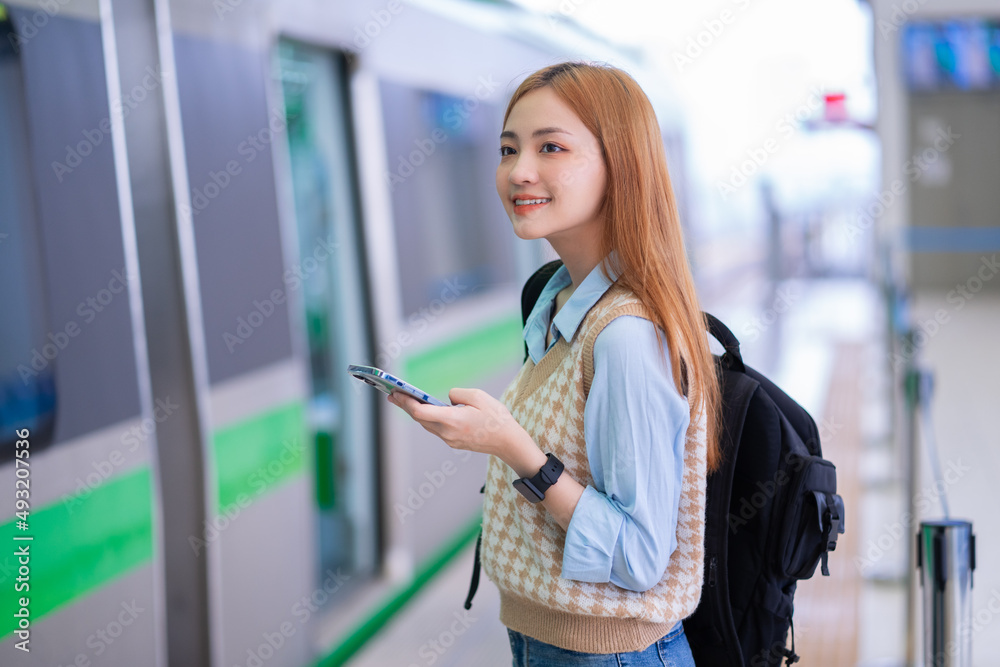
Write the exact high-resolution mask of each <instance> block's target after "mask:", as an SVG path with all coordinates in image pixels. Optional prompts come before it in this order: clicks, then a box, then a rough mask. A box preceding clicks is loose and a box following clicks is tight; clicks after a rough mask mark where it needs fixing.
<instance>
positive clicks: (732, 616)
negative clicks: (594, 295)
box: [465, 260, 844, 667]
mask: <svg viewBox="0 0 1000 667" xmlns="http://www.w3.org/2000/svg"><path fill="white" fill-rule="evenodd" d="M561 265H562V262H561V261H559V260H555V261H552V262H549V263H548V264H546V265H544V266H543V267H542V268H540V269H538V271H536V272H535V273H534V274H533V275H532V276H531V277H530V278H529V279H528V281H527V282H526V283H525V285H524V289H523V290H522V292H521V315H522V319H523V320H524V321H527V317H528V315H529V314H530V313H531V310H532V308H533V307H534V305H535V302H536V301H537V300H538V296H539V295H540V294H541V292H542V289H544V287H545V285H546V283H548V281H549V278H551V277H552V275H553V274H554V273H555V272H556V271H557V270H558V269H559V267H560V266H561ZM703 314H704V316H705V325H706V329H707V330H708V331H709V333H711V334H712V336H714V337H715V339H716V340H718V341H719V343H721V344H722V346H723V348H725V353H724V354H723V355H722V356H721V357H716V358H715V362H716V371H717V372H718V374H719V379H720V388H721V393H722V419H721V427H722V428H721V431H720V434H719V448H720V452H721V454H722V464H721V466H720V467H719V469H718V470H716V471H715V472H713V473H712V474H711V475H709V476H708V488H707V493H706V503H705V520H706V525H705V572H704V578H703V580H702V581H703V583H702V591H701V602H700V603H699V605H698V608H697V609H696V610H695V612H694V614H692V615H691V616H690V617H688V618H686V619H685V620H684V633H685V634H686V635H687V638H688V643H689V644H690V645H691V652H692V654H693V655H694V659H695V662H696V663H697V664H699V665H712V666H713V667H724V666H727V665H728V666H732V667H763V666H764V665H780V664H781V661H782V658H786V659H787V664H789V665H790V664H792V663H794V662H797V661H798V659H799V656H797V655H795V637H794V629H793V636H792V647H791V648H790V649H789V648H786V646H785V644H786V638H787V635H788V630H789V627H791V626H792V611H793V605H792V599H793V597H794V595H795V586H796V582H797V581H798V580H800V579H808V578H810V577H811V576H812V575H813V572H815V571H816V566H817V565H818V564H819V563H820V562H822V572H823V574H824V575H829V574H830V572H829V570H828V569H827V555H828V552H830V551H833V550H834V549H836V547H837V536H838V535H839V534H842V533H843V532H844V502H843V500H842V499H841V497H840V496H839V495H837V472H836V468H835V467H834V465H833V464H832V463H830V462H829V461H827V460H825V459H823V457H822V452H821V450H820V444H819V431H818V430H817V428H816V423H815V422H814V421H813V419H812V417H810V416H809V413H808V412H806V411H805V410H804V409H803V408H802V406H800V405H799V404H798V403H796V402H795V401H793V400H792V399H791V398H789V396H788V395H787V394H785V393H784V392H783V391H781V390H780V389H778V387H776V386H775V385H774V383H772V382H771V381H770V380H768V379H767V378H765V377H764V376H763V375H761V374H760V373H758V372H757V371H755V370H753V369H752V368H750V367H748V366H746V365H745V364H744V363H743V359H742V357H741V356H740V344H739V341H738V340H737V339H736V336H734V335H733V333H732V332H731V331H730V330H729V329H728V328H727V327H726V326H725V325H724V324H723V323H722V322H720V321H719V320H717V319H716V318H715V317H713V316H712V315H709V314H708V313H703ZM525 357H526V358H527V346H525ZM484 489H485V487H484ZM481 539H482V535H481V534H480V541H478V542H477V543H476V560H475V565H474V567H473V574H472V582H471V586H470V589H469V595H468V598H467V599H466V601H465V608H466V609H469V608H470V607H471V606H472V598H473V596H474V595H475V592H476V588H477V587H478V585H479V549H480V546H481Z"/></svg>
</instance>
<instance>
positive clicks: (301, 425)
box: [212, 402, 306, 514]
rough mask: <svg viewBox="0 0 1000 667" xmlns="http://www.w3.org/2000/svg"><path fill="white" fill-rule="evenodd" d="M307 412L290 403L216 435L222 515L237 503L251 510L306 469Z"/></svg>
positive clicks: (217, 469)
mask: <svg viewBox="0 0 1000 667" xmlns="http://www.w3.org/2000/svg"><path fill="white" fill-rule="evenodd" d="M304 413H305V411H304V409H303V405H302V403H300V402H295V403H290V404H288V405H284V406H281V407H280V408H277V409H275V410H271V411H269V412H264V413H262V414H259V415H257V416H255V417H253V418H252V419H248V420H246V421H242V422H239V423H237V424H233V425H231V426H227V427H226V428H221V429H219V430H217V431H216V432H215V434H214V435H213V436H212V446H213V449H214V451H215V469H216V476H217V478H218V481H219V494H218V502H219V504H218V507H217V509H218V511H219V513H220V514H221V513H223V512H224V511H225V509H226V508H231V507H232V506H233V505H235V504H239V505H241V506H245V505H246V504H247V502H250V501H252V500H253V499H254V498H256V497H258V496H260V495H261V494H263V493H264V492H266V491H270V490H271V489H274V488H276V487H278V486H279V485H281V484H283V483H285V482H287V481H289V480H291V479H292V478H294V477H296V476H298V475H299V474H301V473H302V472H303V471H304V470H305V467H306V456H305V447H306V431H305V426H306V425H305V414H304Z"/></svg>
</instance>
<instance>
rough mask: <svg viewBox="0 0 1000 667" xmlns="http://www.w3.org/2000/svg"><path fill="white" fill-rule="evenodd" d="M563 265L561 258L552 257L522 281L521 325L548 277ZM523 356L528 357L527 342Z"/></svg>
mask: <svg viewBox="0 0 1000 667" xmlns="http://www.w3.org/2000/svg"><path fill="white" fill-rule="evenodd" d="M562 265H563V263H562V260H561V259H554V260H552V261H551V262H549V263H548V264H544V265H542V267H541V268H540V269H538V270H537V271H535V272H534V273H533V274H531V277H530V278H528V280H527V281H526V282H525V283H524V287H523V288H522V289H521V325H522V326H524V325H525V324H527V323H528V315H531V311H532V310H533V309H534V308H535V303H536V302H537V301H538V297H539V296H541V294H542V290H543V289H545V286H546V285H548V283H549V279H550V278H551V277H552V276H553V275H555V272H556V271H558V270H559V267H561V266H562ZM524 358H525V360H527V358H528V344H527V343H525V344H524Z"/></svg>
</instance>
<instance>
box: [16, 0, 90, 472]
mask: <svg viewBox="0 0 1000 667" xmlns="http://www.w3.org/2000/svg"><path fill="white" fill-rule="evenodd" d="M17 43H18V37H17V36H16V34H15V32H14V28H13V25H12V24H11V21H10V19H9V17H8V16H7V13H6V10H5V9H4V7H3V5H0V90H2V91H3V93H2V94H0V128H2V130H3V131H0V221H2V222H0V313H3V326H0V462H2V461H7V460H10V459H11V458H13V457H14V451H15V441H16V440H17V439H18V436H17V435H16V430H18V429H27V430H28V431H29V433H30V435H31V438H30V442H31V447H32V449H33V450H34V449H37V447H38V446H40V445H42V444H44V443H45V441H47V440H49V439H50V437H51V429H52V423H53V417H54V414H55V377H54V371H53V364H52V363H50V362H51V360H52V359H54V358H55V357H56V356H57V355H58V353H59V351H60V350H61V347H63V346H65V345H66V343H67V342H68V340H69V337H70V336H71V335H74V334H75V333H78V332H72V331H70V332H66V331H51V330H50V329H49V327H48V323H47V321H46V318H45V310H46V309H45V303H46V294H45V291H44V289H43V287H44V284H45V282H44V280H43V276H42V260H41V252H40V248H39V245H38V244H39V239H38V227H39V225H38V221H37V214H36V211H35V196H34V183H33V180H32V179H31V177H30V174H31V173H32V170H31V169H30V168H27V165H30V163H31V160H30V155H29V149H28V139H27V137H28V130H27V114H26V106H25V99H24V81H23V77H22V73H21V63H20V57H19V53H18V50H17V48H16V44H17Z"/></svg>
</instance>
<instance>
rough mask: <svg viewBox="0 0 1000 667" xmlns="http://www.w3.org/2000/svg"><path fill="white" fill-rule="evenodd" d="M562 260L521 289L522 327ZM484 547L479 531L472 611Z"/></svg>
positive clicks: (468, 605)
mask: <svg viewBox="0 0 1000 667" xmlns="http://www.w3.org/2000/svg"><path fill="white" fill-rule="evenodd" d="M562 265H563V263H562V260H561V259H554V260H552V261H551V262H548V263H547V264H543V265H542V267H541V268H539V269H538V270H537V271H535V272H534V273H533V274H531V277H530V278H528V280H527V281H526V282H525V283H524V287H523V288H521V325H522V326H523V325H525V324H527V323H528V315H530V314H531V311H532V310H533V309H534V308H535V303H536V302H537V301H538V297H539V296H541V294H542V290H543V289H545V286H546V285H547V284H548V282H549V279H550V278H551V277H552V276H553V275H554V274H555V272H556V271H558V270H559V267H560V266H562ZM524 358H525V360H527V359H528V344H527V343H525V344H524ZM485 492H486V485H485V484H484V485H483V488H481V489H479V493H485ZM482 546H483V530H482V528H480V529H479V537H477V538H476V554H475V558H474V560H473V562H472V580H471V581H470V582H469V593H468V595H466V596H465V605H464V606H465V608H466V609H472V598H474V597H475V596H476V591H477V590H479V572H480V570H481V569H482V561H481V560H480V558H479V551H480V550H481V549H482Z"/></svg>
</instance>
